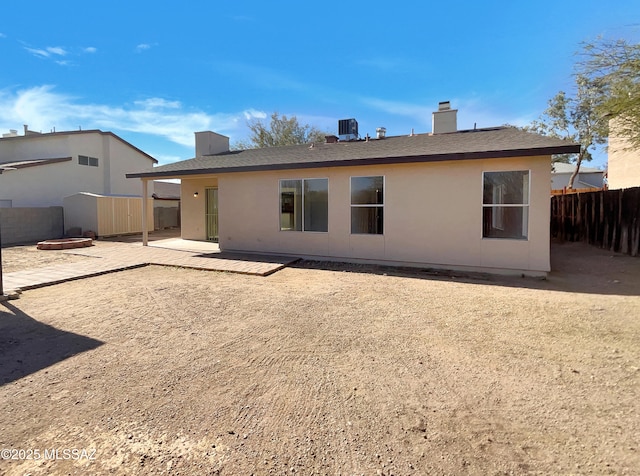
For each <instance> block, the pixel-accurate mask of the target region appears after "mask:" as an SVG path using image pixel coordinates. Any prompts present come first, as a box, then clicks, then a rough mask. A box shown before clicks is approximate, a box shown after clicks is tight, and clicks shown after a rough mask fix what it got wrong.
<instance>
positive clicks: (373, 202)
mask: <svg viewBox="0 0 640 476" xmlns="http://www.w3.org/2000/svg"><path fill="white" fill-rule="evenodd" d="M383 232H384V177H383V176H372V177H351V233H352V234H370V235H382V234H383Z"/></svg>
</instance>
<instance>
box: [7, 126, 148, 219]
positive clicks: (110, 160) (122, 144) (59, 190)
mask: <svg viewBox="0 0 640 476" xmlns="http://www.w3.org/2000/svg"><path fill="white" fill-rule="evenodd" d="M156 163H157V160H156V159H155V158H153V157H152V156H150V155H149V154H147V153H145V152H143V151H142V150H140V149H138V148H137V147H135V146H133V145H131V144H130V143H129V142H127V141H125V140H124V139H122V138H120V137H118V136H117V135H115V134H113V133H112V132H103V131H100V130H86V131H69V132H51V133H44V134H43V133H38V132H33V131H30V130H28V128H27V126H25V128H24V135H18V133H17V131H15V130H12V131H11V132H9V133H7V134H3V135H2V137H1V138H0V165H2V167H4V168H6V169H9V170H11V172H10V173H5V174H2V175H0V206H4V207H49V206H62V205H63V199H64V197H67V196H70V195H73V194H76V193H79V192H90V193H95V194H100V195H131V196H134V195H140V187H139V186H138V185H137V184H134V183H132V181H131V180H127V179H126V177H125V174H126V173H127V172H133V171H141V170H142V171H151V170H152V168H153V165H154V164H156ZM152 192H153V188H152V186H151V187H149V191H148V193H149V194H151V193H152Z"/></svg>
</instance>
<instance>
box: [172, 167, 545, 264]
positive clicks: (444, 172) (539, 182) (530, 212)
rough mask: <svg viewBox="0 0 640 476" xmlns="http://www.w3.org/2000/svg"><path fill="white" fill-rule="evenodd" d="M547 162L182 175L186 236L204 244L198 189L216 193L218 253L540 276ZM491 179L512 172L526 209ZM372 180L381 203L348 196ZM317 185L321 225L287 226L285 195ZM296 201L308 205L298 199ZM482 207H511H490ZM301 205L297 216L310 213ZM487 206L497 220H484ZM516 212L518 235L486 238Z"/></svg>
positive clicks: (201, 204)
mask: <svg viewBox="0 0 640 476" xmlns="http://www.w3.org/2000/svg"><path fill="white" fill-rule="evenodd" d="M550 164H551V159H550V157H549V156H539V157H524V158H500V159H481V160H478V159H476V160H463V161H444V162H429V163H416V164H394V165H367V166H357V167H326V168H316V169H295V170H281V171H264V172H242V173H228V174H220V175H218V176H217V177H213V176H211V177H200V178H198V179H189V178H186V177H185V178H183V179H182V196H183V201H182V217H183V219H182V233H183V234H182V236H183V238H186V239H197V240H204V239H205V233H206V231H205V218H204V214H205V210H204V203H203V202H204V200H203V192H204V190H205V188H207V187H217V188H218V197H219V204H218V205H219V242H220V248H221V249H222V250H234V251H250V252H268V253H282V254H290V255H299V256H303V257H308V258H317V259H327V258H328V259H334V260H345V261H354V260H355V261H361V260H362V261H371V262H376V263H383V264H398V265H414V266H424V267H443V268H453V269H464V270H487V271H492V272H518V273H520V272H525V273H527V274H532V275H544V274H545V273H546V272H548V271H549V270H550V258H549V183H550ZM494 172H514V174H512V175H514V176H516V177H518V179H517V180H519V181H520V186H521V188H522V190H523V193H524V195H526V198H525V199H524V200H522V201H523V202H527V203H519V202H521V200H516V201H515V203H509V202H510V201H512V200H509V199H506V200H504V199H501V198H500V197H501V196H502V195H501V193H502V192H501V189H499V188H496V187H495V186H494V188H493V190H489V192H488V193H487V190H488V189H487V185H486V182H487V180H488V177H492V176H495V174H494V175H492V173H494ZM360 177H366V178H365V179H363V180H364V181H362V180H360V179H359V178H360ZM374 178H375V180H377V181H376V182H375V183H377V184H378V185H376V187H379V185H380V184H381V185H382V189H381V190H377V189H376V192H377V193H378V198H377V199H376V198H373V199H371V200H373V201H376V202H377V203H375V204H368V202H367V200H370V199H369V198H365V199H364V202H363V201H362V200H361V199H359V198H354V197H355V196H356V194H355V193H352V192H354V190H353V189H354V188H356V187H358V186H359V185H358V184H359V183H365V184H366V183H374V182H373V179H374ZM315 179H320V180H315ZM523 179H524V185H523ZM296 184H299V185H296ZM314 184H320V186H323V187H326V197H327V200H326V202H327V204H326V205H325V207H326V214H325V215H326V218H325V217H324V216H321V217H320V219H319V223H320V225H319V226H317V225H314V224H313V223H312V222H311V221H308V223H307V221H305V219H304V218H303V219H302V221H303V224H302V225H298V226H297V228H296V227H295V226H291V223H290V221H292V220H293V219H292V218H290V216H291V217H292V216H293V213H290V214H289V215H287V216H285V212H286V211H292V210H293V206H292V205H291V204H290V203H285V202H286V200H287V196H286V194H287V193H289V192H287V190H292V189H291V187H292V186H298V187H302V188H303V189H304V187H306V186H307V185H309V186H310V188H313V186H314ZM196 191H197V192H199V193H198V196H196V197H194V196H193V194H194V192H196ZM305 193H306V192H305ZM372 193H373V192H372ZM291 194H293V192H291ZM487 195H488V196H489V198H488V199H487ZM291 196H293V195H291ZM371 196H373V195H370V197H371ZM505 196H506V195H505ZM299 197H300V201H301V200H303V198H302V197H304V200H307V198H306V195H304V193H303V194H302V195H299ZM309 197H311V195H309ZM492 197H493V198H492ZM311 200H312V198H309V200H308V201H309V203H311ZM491 200H496V201H494V202H491ZM488 203H505V204H507V205H505V206H500V207H494V208H492V207H487V204H488ZM305 206H306V205H304V204H302V205H300V207H301V208H300V209H301V210H311V208H310V207H307V208H305ZM287 207H291V210H289V209H288V208H287ZM295 207H298V204H296V205H295ZM374 208H375V210H373V209H374ZM488 208H489V209H492V210H494V211H493V216H491V215H487V212H488ZM362 209H368V210H362ZM380 209H381V210H380ZM300 213H304V211H303V212H300ZM309 213H311V212H309ZM514 213H515V214H516V215H517V216H518V217H520V218H518V219H517V220H520V222H521V223H520V230H521V231H522V234H523V236H519V237H517V238H514V237H508V238H504V237H498V236H497V235H496V234H495V233H493V234H491V233H489V234H487V229H488V227H491V229H492V230H493V231H494V232H495V231H496V230H498V235H499V234H500V229H502V228H504V227H505V226H507V225H505V224H504V223H503V220H506V219H505V218H504V217H507V218H508V217H510V216H515V215H514ZM499 214H504V217H503V216H502V215H501V216H498V215H499ZM364 215H367V216H369V217H370V216H373V215H375V216H376V217H377V220H378V221H377V222H376V223H374V224H371V223H369V225H361V224H360V222H359V221H358V220H360V221H362V219H361V218H360V217H362V216H364ZM301 216H302V215H301ZM522 216H524V219H522V218H521V217H522ZM487 217H489V218H487ZM365 221H366V220H365ZM487 222H489V223H487ZM505 223H506V222H505ZM367 226H369V228H368V229H367V230H364V229H363V228H362V227H364V228H366V227H367ZM305 227H308V228H309V229H308V230H305ZM501 227H502V228H501ZM292 228H293V229H292ZM318 229H319V231H318ZM363 231H364V232H363Z"/></svg>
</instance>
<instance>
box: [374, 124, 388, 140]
mask: <svg viewBox="0 0 640 476" xmlns="http://www.w3.org/2000/svg"><path fill="white" fill-rule="evenodd" d="M386 135H387V129H386V128H385V127H378V128H377V129H376V138H378V139H384V138H385V136H386Z"/></svg>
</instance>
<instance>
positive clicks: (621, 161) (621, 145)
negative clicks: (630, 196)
mask: <svg viewBox="0 0 640 476" xmlns="http://www.w3.org/2000/svg"><path fill="white" fill-rule="evenodd" d="M607 181H608V185H609V189H610V190H615V189H620V188H632V187H640V150H638V149H635V148H633V147H631V145H630V144H629V141H628V140H627V139H625V138H624V137H620V136H619V135H618V134H616V130H615V125H614V123H613V121H612V122H611V123H610V135H609V159H608V164H607Z"/></svg>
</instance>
